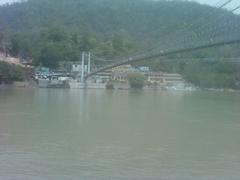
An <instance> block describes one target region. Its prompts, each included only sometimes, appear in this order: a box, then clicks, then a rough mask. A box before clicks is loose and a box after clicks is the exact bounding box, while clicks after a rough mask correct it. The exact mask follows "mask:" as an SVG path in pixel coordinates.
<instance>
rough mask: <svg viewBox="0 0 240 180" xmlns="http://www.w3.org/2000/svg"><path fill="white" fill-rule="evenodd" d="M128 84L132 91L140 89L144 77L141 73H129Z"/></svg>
mask: <svg viewBox="0 0 240 180" xmlns="http://www.w3.org/2000/svg"><path fill="white" fill-rule="evenodd" d="M128 82H129V84H130V86H131V88H133V89H142V88H143V86H144V83H145V76H144V75H143V74H141V73H129V74H128Z"/></svg>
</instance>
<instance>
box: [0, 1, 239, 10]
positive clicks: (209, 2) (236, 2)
mask: <svg viewBox="0 0 240 180" xmlns="http://www.w3.org/2000/svg"><path fill="white" fill-rule="evenodd" d="M15 1H19V0H0V4H4V3H11V2H15ZM66 1H67V0H66ZM192 1H197V2H200V3H204V4H209V5H216V4H218V5H221V4H223V3H224V2H226V1H227V0H192ZM232 1H233V2H232V3H231V4H229V5H228V8H230V9H231V8H232V7H236V6H238V5H240V0H232Z"/></svg>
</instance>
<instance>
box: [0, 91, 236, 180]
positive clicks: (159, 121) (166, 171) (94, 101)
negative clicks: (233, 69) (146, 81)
mask: <svg viewBox="0 0 240 180" xmlns="http://www.w3.org/2000/svg"><path fill="white" fill-rule="evenodd" d="M0 179H1V180H42V179H46V180H79V179H80V180H81V179H82V180H98V179H100V180H115V179H116V180H239V179H240V93H236V92H235V93H233V92H201V91H199V92H159V91H158V92H157V91H156V92H154V91H144V92H141V91H106V90H85V91H84V90H60V89H0Z"/></svg>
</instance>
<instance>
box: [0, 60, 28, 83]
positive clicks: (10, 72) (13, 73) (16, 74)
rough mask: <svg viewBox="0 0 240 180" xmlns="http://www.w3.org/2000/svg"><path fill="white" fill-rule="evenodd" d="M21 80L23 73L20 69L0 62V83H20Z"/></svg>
mask: <svg viewBox="0 0 240 180" xmlns="http://www.w3.org/2000/svg"><path fill="white" fill-rule="evenodd" d="M23 78H24V72H23V69H22V68H21V67H19V66H15V65H10V64H8V63H5V62H0V83H1V82H12V81H22V80H23Z"/></svg>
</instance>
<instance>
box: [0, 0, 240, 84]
mask: <svg viewBox="0 0 240 180" xmlns="http://www.w3.org/2000/svg"><path fill="white" fill-rule="evenodd" d="M231 22H232V24H236V22H237V23H238V24H239V25H240V18H239V16H237V15H234V14H232V13H230V12H227V11H225V10H220V9H217V8H213V7H209V6H204V5H199V4H197V3H194V2H180V1H151V0H50V1H49V0H29V1H27V2H22V3H15V4H12V5H5V6H2V7H0V50H2V51H3V50H6V49H7V51H8V52H9V53H10V54H11V55H13V56H18V57H22V58H24V59H29V60H30V59H32V60H33V62H34V63H35V64H36V65H40V64H41V65H44V66H49V67H53V68H55V67H56V66H57V63H58V62H59V61H78V60H79V57H80V52H81V51H92V52H93V53H94V54H95V55H96V56H99V57H102V58H106V59H114V58H116V57H123V56H128V55H129V54H132V53H136V52H148V48H149V47H158V48H162V49H164V50H165V49H168V48H169V49H171V48H178V47H181V46H183V44H184V43H182V42H183V40H184V37H190V39H188V42H190V43H192V44H197V43H202V42H206V41H209V39H211V38H210V35H215V34H221V32H222V31H223V29H222V28H220V27H222V25H224V24H231ZM211 29H212V30H214V31H213V32H214V33H207V30H209V31H210V30H211ZM213 40H214V39H213ZM185 44H186V43H185ZM238 49H239V46H238V45H235V46H225V47H222V48H212V49H207V50H202V51H197V52H194V53H187V54H186V53H185V54H179V55H176V56H171V57H165V58H164V61H162V59H161V60H159V59H156V60H155V61H151V62H144V63H145V64H148V65H150V66H151V67H153V69H154V70H162V71H167V72H178V73H181V74H183V75H184V76H185V78H186V79H187V80H188V81H190V82H192V83H194V84H196V85H199V86H204V87H219V88H225V87H226V88H229V87H231V88H239V85H238V83H239V81H240V75H239V65H238V64H231V63H224V62H223V61H222V60H221V59H222V58H223V57H224V58H229V57H239V55H240V52H239V50H238ZM205 57H214V58H215V59H219V61H217V62H211V63H209V62H200V61H199V60H193V61H188V62H186V61H181V60H179V61H177V62H173V61H167V60H169V59H176V58H178V59H179V58H181V59H184V58H194V59H195V58H205ZM95 63H96V64H97V63H98V62H95Z"/></svg>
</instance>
